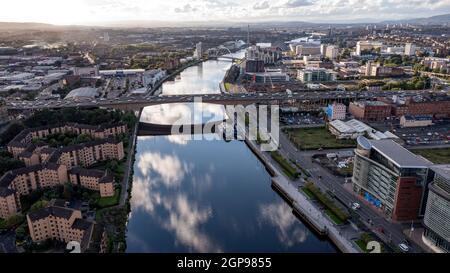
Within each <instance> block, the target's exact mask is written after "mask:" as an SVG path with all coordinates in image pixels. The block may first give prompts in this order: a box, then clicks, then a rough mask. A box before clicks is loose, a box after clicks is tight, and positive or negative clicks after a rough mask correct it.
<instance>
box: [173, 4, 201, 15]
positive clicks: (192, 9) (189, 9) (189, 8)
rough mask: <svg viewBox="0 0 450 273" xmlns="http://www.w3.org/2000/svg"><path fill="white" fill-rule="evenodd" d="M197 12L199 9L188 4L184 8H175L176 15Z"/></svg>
mask: <svg viewBox="0 0 450 273" xmlns="http://www.w3.org/2000/svg"><path fill="white" fill-rule="evenodd" d="M197 10H198V9H197V8H195V7H192V6H191V5H190V4H186V5H184V6H183V7H182V8H175V12H176V13H190V12H195V11H197Z"/></svg>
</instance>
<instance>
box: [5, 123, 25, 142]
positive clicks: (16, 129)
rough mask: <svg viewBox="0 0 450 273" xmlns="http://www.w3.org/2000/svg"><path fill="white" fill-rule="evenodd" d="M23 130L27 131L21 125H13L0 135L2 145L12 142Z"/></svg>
mask: <svg viewBox="0 0 450 273" xmlns="http://www.w3.org/2000/svg"><path fill="white" fill-rule="evenodd" d="M23 129H25V127H24V126H23V125H22V124H20V123H13V124H11V125H10V126H9V128H8V129H7V130H6V131H5V132H3V133H2V134H1V135H0V144H6V143H8V142H10V141H11V140H12V139H13V138H14V137H15V136H16V135H17V134H18V133H20V132H21V131H22V130H23Z"/></svg>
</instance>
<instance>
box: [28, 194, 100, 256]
mask: <svg viewBox="0 0 450 273" xmlns="http://www.w3.org/2000/svg"><path fill="white" fill-rule="evenodd" d="M27 223H28V228H29V230H30V236H31V239H32V240H33V242H42V241H45V240H49V239H53V240H58V241H62V242H66V243H68V242H70V241H76V242H79V243H80V245H81V250H82V251H83V250H85V249H87V248H88V247H89V243H90V240H91V236H92V231H93V227H94V223H92V222H90V221H87V220H84V219H83V218H82V216H81V211H79V210H76V209H72V208H68V207H66V206H65V202H64V201H62V200H56V201H55V200H52V202H51V204H50V206H48V207H46V208H42V209H40V210H38V211H36V212H32V213H29V214H27Z"/></svg>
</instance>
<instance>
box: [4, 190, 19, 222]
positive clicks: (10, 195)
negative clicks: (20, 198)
mask: <svg viewBox="0 0 450 273" xmlns="http://www.w3.org/2000/svg"><path fill="white" fill-rule="evenodd" d="M19 204H20V202H17V200H16V195H15V191H13V190H11V189H8V188H0V218H2V219H7V218H9V217H11V216H12V215H14V214H16V213H17V211H19V210H20V207H19Z"/></svg>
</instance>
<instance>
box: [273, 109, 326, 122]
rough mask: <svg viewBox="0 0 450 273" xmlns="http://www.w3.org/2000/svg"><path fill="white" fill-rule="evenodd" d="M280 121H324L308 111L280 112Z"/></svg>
mask: <svg viewBox="0 0 450 273" xmlns="http://www.w3.org/2000/svg"><path fill="white" fill-rule="evenodd" d="M280 121H281V122H282V123H284V124H286V125H323V124H325V121H324V120H323V119H322V118H320V117H317V116H315V115H313V114H310V113H301V112H297V113H280Z"/></svg>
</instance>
